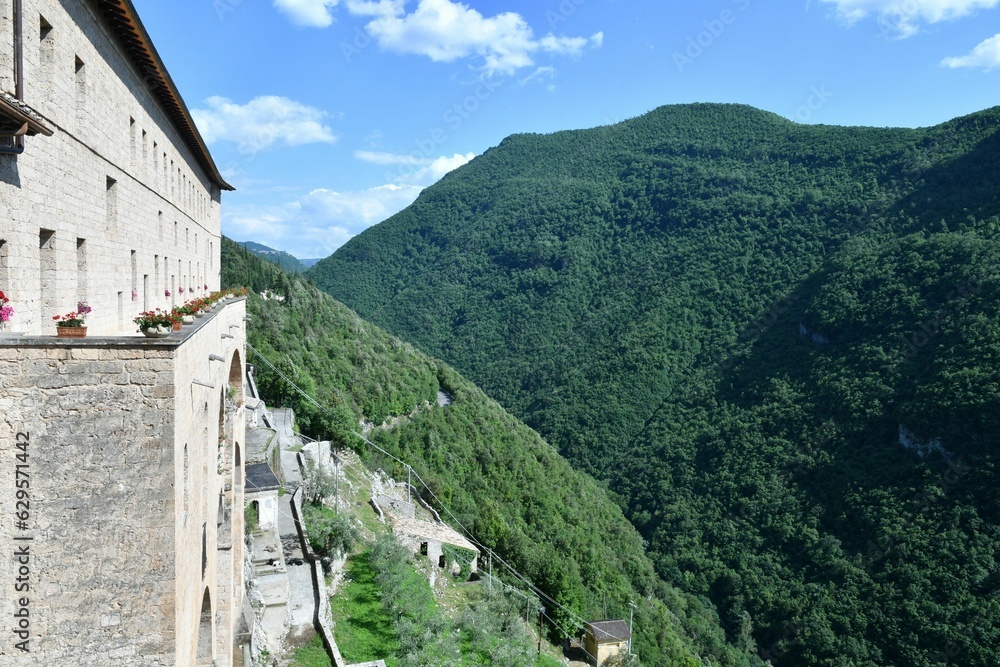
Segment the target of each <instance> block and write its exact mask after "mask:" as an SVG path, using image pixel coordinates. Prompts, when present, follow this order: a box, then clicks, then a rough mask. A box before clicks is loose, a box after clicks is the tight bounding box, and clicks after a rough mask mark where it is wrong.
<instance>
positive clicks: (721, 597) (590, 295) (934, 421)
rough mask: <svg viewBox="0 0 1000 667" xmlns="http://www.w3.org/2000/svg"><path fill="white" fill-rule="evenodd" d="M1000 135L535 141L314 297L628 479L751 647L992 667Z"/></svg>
mask: <svg viewBox="0 0 1000 667" xmlns="http://www.w3.org/2000/svg"><path fill="white" fill-rule="evenodd" d="M998 130H1000V107H998V108H994V109H990V110H987V111H983V112H980V113H977V114H974V115H971V116H967V117H964V118H959V119H956V120H953V121H951V122H948V123H945V124H942V125H939V126H936V127H932V128H922V129H892V128H888V129H886V128H844V127H829V126H808V125H799V124H796V123H793V122H791V121H788V120H785V119H782V118H780V117H778V116H775V115H773V114H769V113H766V112H762V111H759V110H756V109H752V108H749V107H744V106H736V105H685V106H675V107H664V108H661V109H658V110H656V111H654V112H652V113H650V114H648V115H646V116H643V117H640V118H637V119H633V120H630V121H626V122H624V123H620V124H618V125H614V126H609V127H602V128H597V129H593V130H586V131H573V132H562V133H557V134H553V135H546V136H541V135H518V136H513V137H510V138H508V139H506V140H505V141H504V142H503V143H502V144H501V145H500V146H499V147H497V148H494V149H492V150H490V151H488V152H487V153H486V154H485V155H483V156H481V157H479V158H477V159H476V160H473V161H472V162H471V163H470V164H468V165H466V166H465V167H463V168H461V169H459V170H457V171H455V172H453V173H452V174H450V175H448V176H447V177H445V178H444V179H443V180H442V181H440V182H439V183H438V184H436V185H435V186H433V187H431V188H429V189H427V190H426V191H424V193H423V194H422V195H421V196H420V197H419V198H418V200H417V201H416V202H415V203H414V204H413V205H412V206H411V207H409V208H408V209H407V210H405V211H403V212H402V213H400V214H398V215H396V216H394V217H393V218H391V219H389V220H388V221H386V222H384V223H382V224H380V225H377V226H376V227H373V228H371V229H369V230H368V231H366V232H365V233H363V234H361V235H359V236H358V237H356V238H355V239H353V240H352V241H351V242H349V243H348V244H347V245H345V246H344V247H343V248H342V249H340V250H339V251H338V252H337V253H335V254H334V255H333V256H332V257H330V258H327V259H326V260H324V261H323V262H321V263H319V264H318V265H317V266H316V267H314V268H313V269H311V270H310V271H309V273H308V274H307V275H309V276H310V277H311V278H313V279H314V280H315V282H316V284H317V285H319V286H320V287H321V288H323V289H325V290H327V291H329V292H330V293H331V294H333V295H334V296H336V297H337V298H338V299H340V300H341V301H343V302H344V303H346V304H348V305H349V306H350V307H351V308H353V309H355V310H356V311H357V312H358V313H359V314H360V315H361V316H362V317H364V318H365V319H367V320H369V321H371V322H374V323H376V324H378V325H380V326H383V327H385V328H386V329H387V330H389V331H390V332H392V333H393V334H395V335H398V336H399V337H401V338H403V339H404V340H407V341H409V342H411V343H413V344H414V345H416V346H418V347H420V348H421V349H422V350H424V351H425V352H427V353H429V354H431V355H433V356H436V357H440V358H442V359H445V360H446V361H447V362H448V363H449V364H451V365H453V366H454V367H455V368H456V369H458V371H459V372H461V373H463V374H464V375H466V376H468V377H470V378H471V379H472V380H473V381H475V382H476V383H477V384H478V385H479V386H481V387H483V389H484V390H485V391H486V392H487V393H488V394H489V395H490V396H492V397H494V398H496V399H497V400H498V401H499V402H500V403H501V404H502V405H504V406H505V407H506V408H507V409H508V410H510V411H511V412H512V413H513V414H515V415H517V416H518V417H520V418H521V419H523V420H524V421H525V422H526V423H527V424H529V425H530V426H531V427H533V428H534V429H536V430H537V431H539V432H540V433H541V435H542V436H543V437H545V438H546V439H547V440H548V441H549V442H551V443H553V445H555V446H556V447H557V448H558V449H559V450H560V451H561V452H562V453H563V454H564V455H565V456H566V457H567V458H568V459H569V460H570V461H571V462H572V463H573V464H574V465H575V466H576V467H577V468H578V469H582V470H585V471H587V472H590V473H591V474H593V475H594V476H596V477H598V478H599V479H601V480H604V481H605V482H606V483H607V484H608V487H609V490H610V491H611V493H612V494H614V496H615V497H616V498H617V499H618V502H619V503H620V505H621V506H622V507H623V508H624V509H625V511H626V514H627V516H628V517H629V518H630V519H631V521H632V523H633V524H634V525H635V527H636V528H637V529H638V530H639V532H640V534H641V535H642V536H643V538H644V539H645V540H647V542H648V550H647V553H648V554H649V556H650V557H651V558H652V559H653V561H654V562H655V565H656V569H657V572H658V574H659V575H660V577H662V578H663V580H665V581H666V582H668V583H669V584H671V585H673V586H676V587H677V588H679V589H680V590H683V591H684V592H686V593H688V594H693V595H696V596H701V597H704V598H707V599H709V600H711V601H712V602H713V603H714V604H715V605H716V607H717V608H718V610H719V613H720V621H721V623H722V624H723V626H724V627H725V629H726V633H727V638H728V640H729V642H730V643H732V644H733V645H740V646H744V647H746V646H750V645H753V644H755V645H756V646H757V649H758V650H759V651H760V655H761V656H762V657H764V658H765V659H769V660H771V661H772V662H773V663H774V664H776V665H777V664H780V665H795V666H800V667H806V666H812V665H831V666H834V665H835V666H838V667H840V666H843V667H849V666H854V665H868V664H872V665H887V664H896V665H908V666H916V667H924V666H929V665H939V664H949V663H951V664H961V665H970V666H983V667H985V666H987V665H996V664H998V662H1000V628H998V625H997V619H1000V595H998V591H1000V572H998V569H997V562H996V559H997V556H998V555H1000V530H998V518H1000V516H998V506H997V503H998V501H997V499H996V497H995V493H994V490H995V488H996V484H997V480H996V476H995V475H996V470H995V465H996V463H995V462H996V451H995V450H996V444H997V433H998V429H997V423H996V422H997V419H998V415H1000V313H998V312H997V310H998V307H1000V294H998V289H1000V251H998V248H997V234H998V232H1000V218H998V215H1000V188H998V186H997V183H998V182H1000V132H998ZM666 664H669V663H666Z"/></svg>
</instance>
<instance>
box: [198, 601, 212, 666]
mask: <svg viewBox="0 0 1000 667" xmlns="http://www.w3.org/2000/svg"><path fill="white" fill-rule="evenodd" d="M213 643H214V642H213V641H212V595H211V594H210V593H209V592H208V588H207V587H206V588H205V595H204V596H203V597H202V599H201V616H200V617H199V621H198V655H197V660H198V665H210V664H212V644H213Z"/></svg>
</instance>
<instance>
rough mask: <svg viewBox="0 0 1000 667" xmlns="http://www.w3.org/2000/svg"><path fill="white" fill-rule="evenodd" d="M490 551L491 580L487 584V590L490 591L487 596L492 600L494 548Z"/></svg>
mask: <svg viewBox="0 0 1000 667" xmlns="http://www.w3.org/2000/svg"><path fill="white" fill-rule="evenodd" d="M489 553H490V581H489V584H488V586H487V591H488V593H487V598H488V599H490V600H492V599H493V549H489Z"/></svg>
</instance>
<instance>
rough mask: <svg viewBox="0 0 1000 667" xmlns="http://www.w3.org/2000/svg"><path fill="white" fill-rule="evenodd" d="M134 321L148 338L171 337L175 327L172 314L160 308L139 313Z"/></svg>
mask: <svg viewBox="0 0 1000 667" xmlns="http://www.w3.org/2000/svg"><path fill="white" fill-rule="evenodd" d="M132 321H133V322H135V323H136V324H137V325H139V331H141V332H142V334H143V335H144V336H146V337H147V338H163V337H164V336H169V335H170V331H171V330H172V329H173V325H174V323H173V318H172V315H171V313H168V312H166V311H163V310H160V309H159V308H157V309H156V310H147V311H146V312H144V313H139V315H138V316H137V317H136V318H134V319H133V320H132ZM178 321H179V320H178Z"/></svg>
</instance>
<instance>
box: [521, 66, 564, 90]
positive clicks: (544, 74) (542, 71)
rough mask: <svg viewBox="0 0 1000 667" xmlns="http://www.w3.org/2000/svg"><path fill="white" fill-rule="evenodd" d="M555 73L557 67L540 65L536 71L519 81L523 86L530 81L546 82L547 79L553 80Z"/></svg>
mask: <svg viewBox="0 0 1000 667" xmlns="http://www.w3.org/2000/svg"><path fill="white" fill-rule="evenodd" d="M555 75H556V68H555V67H539V68H538V69H536V70H535V71H534V72H532V73H531V74H529V75H528V76H526V77H524V78H523V79H521V80H520V81H518V83H519V84H521V85H522V86H526V85H528V84H529V83H544V82H546V81H551V80H552V78H553V77H555Z"/></svg>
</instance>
